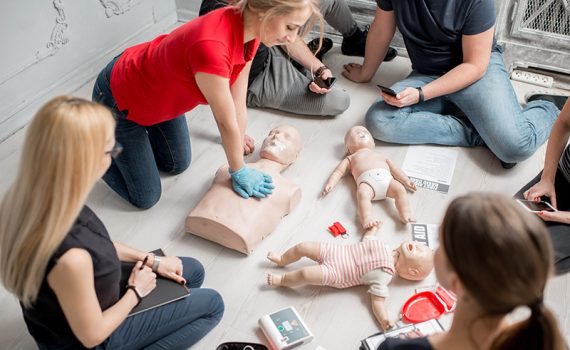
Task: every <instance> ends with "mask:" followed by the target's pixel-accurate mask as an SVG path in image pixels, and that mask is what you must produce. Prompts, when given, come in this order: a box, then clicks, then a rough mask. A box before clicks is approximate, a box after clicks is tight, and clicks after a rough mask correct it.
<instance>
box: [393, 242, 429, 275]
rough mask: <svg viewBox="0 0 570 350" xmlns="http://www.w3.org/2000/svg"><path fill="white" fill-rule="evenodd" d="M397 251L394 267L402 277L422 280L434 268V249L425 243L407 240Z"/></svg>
mask: <svg viewBox="0 0 570 350" xmlns="http://www.w3.org/2000/svg"><path fill="white" fill-rule="evenodd" d="M395 252H396V255H395V256H394V267H395V269H396V273H397V274H398V275H399V276H400V277H402V278H405V279H407V280H411V281H420V280H423V279H424V278H426V277H427V276H428V275H429V274H430V272H431V270H433V250H432V249H431V248H429V247H427V246H426V245H424V244H421V243H418V242H412V241H406V242H404V243H402V244H401V245H400V246H399V247H398V248H397V249H396V250H395Z"/></svg>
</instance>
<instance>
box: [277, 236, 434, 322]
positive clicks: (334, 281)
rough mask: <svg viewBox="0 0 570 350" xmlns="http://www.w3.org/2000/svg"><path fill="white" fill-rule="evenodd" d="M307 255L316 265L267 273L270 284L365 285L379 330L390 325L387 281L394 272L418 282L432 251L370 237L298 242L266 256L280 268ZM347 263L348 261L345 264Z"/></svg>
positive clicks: (427, 269)
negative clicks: (352, 241)
mask: <svg viewBox="0 0 570 350" xmlns="http://www.w3.org/2000/svg"><path fill="white" fill-rule="evenodd" d="M303 257H307V258H309V259H311V260H313V261H315V262H317V263H318V265H313V266H307V267H303V268H300V269H298V270H295V271H292V272H288V273H286V274H283V275H276V274H268V275H267V284H269V285H270V286H276V287H277V286H285V287H295V286H300V285H304V284H310V285H322V286H330V287H335V288H348V287H352V286H357V285H368V286H369V289H368V293H370V296H371V301H372V311H373V312H374V316H375V317H376V320H377V321H378V323H379V324H380V325H381V327H382V328H383V329H389V328H392V327H393V326H394V322H392V321H391V320H390V319H389V317H388V313H387V311H386V306H385V304H384V300H385V299H386V298H387V297H388V284H389V283H390V281H391V280H392V276H393V275H394V274H397V275H399V276H400V277H402V278H404V279H407V280H412V281H419V280H422V279H424V278H425V277H427V276H428V275H429V273H430V272H431V270H432V269H433V251H432V250H431V249H430V248H428V247H427V246H425V245H423V244H421V243H418V242H412V241H408V242H404V243H402V244H401V245H400V246H399V247H398V248H396V249H394V250H390V248H389V247H388V246H387V245H386V244H384V243H382V242H381V241H379V240H377V239H376V238H374V237H368V238H367V239H364V240H363V241H362V242H359V243H356V244H350V245H340V244H332V243H324V242H302V243H299V244H297V245H295V246H294V247H292V248H290V249H289V250H287V251H286V252H285V253H284V254H283V255H275V254H273V253H272V252H269V253H268V254H267V258H268V259H269V260H270V261H272V262H274V263H275V264H277V265H278V266H280V267H283V266H286V265H289V264H291V263H293V262H295V261H298V260H300V259H301V258H303ZM347 262H350V263H349V264H347Z"/></svg>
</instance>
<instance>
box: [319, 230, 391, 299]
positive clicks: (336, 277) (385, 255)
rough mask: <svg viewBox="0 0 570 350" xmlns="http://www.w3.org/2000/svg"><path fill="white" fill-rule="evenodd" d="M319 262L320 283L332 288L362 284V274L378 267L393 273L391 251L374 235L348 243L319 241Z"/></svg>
mask: <svg viewBox="0 0 570 350" xmlns="http://www.w3.org/2000/svg"><path fill="white" fill-rule="evenodd" d="M318 262H319V263H320V264H321V265H320V266H321V271H322V274H323V285H324V286H331V287H335V288H347V287H352V286H357V285H361V284H363V283H362V281H361V278H362V276H364V275H365V274H366V273H368V272H369V271H372V270H375V269H379V268H382V269H383V270H385V271H386V272H388V273H390V274H394V260H393V258H392V252H391V251H390V249H389V248H388V246H387V245H386V244H384V243H382V242H380V241H378V240H376V239H368V240H364V241H362V242H359V243H357V244H351V245H338V244H329V243H321V246H320V253H319V261H318Z"/></svg>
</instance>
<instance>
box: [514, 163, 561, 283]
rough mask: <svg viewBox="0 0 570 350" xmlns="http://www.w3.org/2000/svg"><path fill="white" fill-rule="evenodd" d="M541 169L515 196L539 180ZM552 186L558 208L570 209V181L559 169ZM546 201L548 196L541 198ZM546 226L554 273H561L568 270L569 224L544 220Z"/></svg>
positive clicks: (517, 196)
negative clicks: (552, 247) (551, 249)
mask: <svg viewBox="0 0 570 350" xmlns="http://www.w3.org/2000/svg"><path fill="white" fill-rule="evenodd" d="M541 175H542V171H541V172H540V174H538V175H537V176H536V177H535V178H534V179H532V181H530V182H529V183H528V184H526V185H525V186H524V187H523V188H521V189H520V191H518V192H517V194H515V198H523V193H524V192H525V191H526V190H528V189H529V188H531V187H532V186H533V185H534V184H536V183H537V182H539V181H540V177H541ZM554 188H555V190H556V203H557V204H558V210H563V211H570V183H569V182H568V180H566V178H565V177H564V175H563V174H562V172H561V171H560V169H558V170H557V171H556V178H555V180H554ZM543 199H544V200H547V201H548V198H543ZM544 223H545V224H546V227H547V228H548V231H549V232H550V238H551V239H552V245H553V246H554V265H555V267H556V273H557V274H562V273H566V272H569V271H570V225H567V224H562V223H559V222H550V221H545V222H544Z"/></svg>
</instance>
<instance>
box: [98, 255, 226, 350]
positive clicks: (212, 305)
mask: <svg viewBox="0 0 570 350" xmlns="http://www.w3.org/2000/svg"><path fill="white" fill-rule="evenodd" d="M180 259H182V263H183V265H184V268H183V271H182V274H183V276H184V278H185V279H186V286H187V287H188V288H189V289H190V295H189V296H188V297H186V298H184V299H181V300H178V301H175V302H172V303H170V304H166V305H164V306H161V307H158V308H155V309H152V310H148V311H145V312H142V313H140V314H137V315H134V316H131V317H128V318H127V319H126V320H125V321H124V322H123V323H122V324H121V325H120V326H119V328H117V329H116V330H115V331H114V332H113V334H111V336H110V337H109V338H108V339H107V340H106V341H105V342H104V343H103V344H101V346H100V349H120V350H127V349H169V350H172V349H188V348H189V347H190V346H192V345H193V344H194V343H196V342H197V341H198V340H200V339H202V338H203V337H204V336H205V335H206V334H207V333H208V332H209V331H210V330H212V329H213V328H214V327H215V326H216V325H217V324H218V322H220V320H221V319H222V315H223V314H224V302H223V301H222V297H221V296H220V295H219V294H218V293H217V292H216V291H214V290H212V289H206V288H200V286H201V285H202V282H203V281H204V268H203V267H202V264H201V263H200V262H199V261H198V260H196V259H193V258H180Z"/></svg>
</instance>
